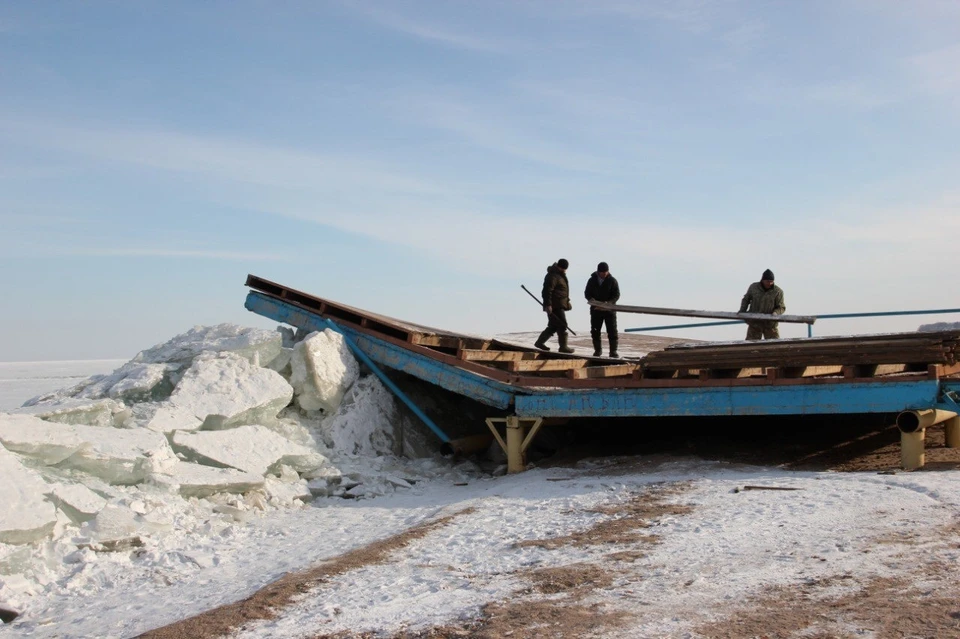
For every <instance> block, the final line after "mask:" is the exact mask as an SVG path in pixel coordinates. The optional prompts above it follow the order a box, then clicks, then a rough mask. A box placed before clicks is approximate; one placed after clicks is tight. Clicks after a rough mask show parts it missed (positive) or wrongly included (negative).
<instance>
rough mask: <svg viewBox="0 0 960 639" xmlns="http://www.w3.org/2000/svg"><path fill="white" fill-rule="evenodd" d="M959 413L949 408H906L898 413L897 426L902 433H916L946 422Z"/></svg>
mask: <svg viewBox="0 0 960 639" xmlns="http://www.w3.org/2000/svg"><path fill="white" fill-rule="evenodd" d="M956 416H957V414H956V413H954V412H953V411H949V410H937V409H935V408H928V409H926V410H905V411H903V412H902V413H900V414H899V415H897V428H899V429H900V432H901V433H915V432H917V431H919V430H923V429H924V428H929V427H930V426H933V425H934V424H939V423H940V422H945V421H947V420H948V419H952V418H954V417H956Z"/></svg>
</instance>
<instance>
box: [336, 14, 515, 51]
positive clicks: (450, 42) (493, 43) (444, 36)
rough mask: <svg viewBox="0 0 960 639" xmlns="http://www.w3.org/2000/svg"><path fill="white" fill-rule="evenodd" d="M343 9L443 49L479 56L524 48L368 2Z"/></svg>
mask: <svg viewBox="0 0 960 639" xmlns="http://www.w3.org/2000/svg"><path fill="white" fill-rule="evenodd" d="M347 6H349V7H352V8H353V9H355V10H356V12H357V13H358V14H359V15H362V16H364V17H365V18H366V19H368V20H370V21H372V22H374V23H375V24H377V25H379V26H381V27H383V28H385V29H389V30H391V31H395V32H397V33H402V34H404V35H407V36H410V37H412V38H415V39H418V40H424V41H427V42H430V43H435V44H440V45H442V46H446V47H451V48H455V49H464V50H466V51H477V52H482V53H507V52H510V51H514V50H517V49H518V48H524V47H522V46H521V45H520V43H511V42H508V41H505V40H503V39H501V38H495V37H488V38H484V37H478V36H476V35H472V34H470V33H466V32H462V31H457V30H455V29H452V28H450V27H448V26H445V25H439V24H433V23H432V22H430V21H427V20H425V19H423V18H422V17H416V18H411V17H406V16H403V15H401V14H399V13H396V12H395V11H393V10H388V9H384V8H383V7H381V6H377V5H375V4H373V3H370V2H363V3H353V2H350V3H347ZM391 6H394V7H395V6H396V5H391Z"/></svg>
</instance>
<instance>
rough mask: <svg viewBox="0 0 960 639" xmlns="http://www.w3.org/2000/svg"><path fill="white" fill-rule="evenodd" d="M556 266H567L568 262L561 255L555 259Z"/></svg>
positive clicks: (568, 265)
mask: <svg viewBox="0 0 960 639" xmlns="http://www.w3.org/2000/svg"><path fill="white" fill-rule="evenodd" d="M557 266H559V267H560V268H569V267H570V262H568V261H566V260H565V259H563V258H562V257H561V258H560V259H559V260H557Z"/></svg>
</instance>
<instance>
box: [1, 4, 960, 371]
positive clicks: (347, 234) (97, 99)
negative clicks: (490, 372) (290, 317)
mask: <svg viewBox="0 0 960 639" xmlns="http://www.w3.org/2000/svg"><path fill="white" fill-rule="evenodd" d="M958 149H960V3H957V2H955V1H954V0H942V1H940V0H918V1H916V2H911V3H903V2H899V1H897V0H843V1H840V2H837V1H835V0H829V1H827V0H824V1H819V0H810V1H808V2H802V3H800V2H794V3H786V2H778V3H772V2H760V1H756V2H754V1H749V0H742V1H738V0H716V1H712V0H669V1H668V0H662V1H661V0H650V1H644V2H641V1H637V2H629V1H626V0H593V1H591V2H589V3H588V2H579V1H576V2H575V1H573V0H502V1H499V0H488V1H485V2H482V3H481V2H465V1H462V2H459V1H448V2H439V1H436V2H434V1H420V2H399V1H397V2H377V1H373V0H371V1H370V2H351V1H347V0H329V1H326V2H321V1H318V2H296V1H291V2H285V3H270V2H257V1H245V0H239V1H237V2H215V1H213V2H204V3H194V2H151V1H144V2H136V3H125V2H104V1H101V2H97V1H92V2H85V3H66V2H50V3H33V2H27V1H16V0H14V1H9V2H4V3H2V4H0V228H2V233H0V275H2V278H3V282H4V288H5V291H4V292H5V295H4V300H5V303H4V305H3V309H4V312H2V313H0V361H32V360H66V359H87V358H124V357H131V356H133V355H134V354H135V353H136V352H137V351H139V350H142V349H145V348H148V347H150V346H152V345H154V344H156V343H158V342H162V341H165V340H166V339H168V338H169V337H171V336H173V335H175V334H177V333H180V332H183V331H185V330H188V329H189V328H190V327H192V326H194V325H197V324H215V323H219V322H235V323H239V324H244V325H253V326H263V327H270V326H272V325H273V323H272V322H270V321H268V320H266V319H264V318H259V317H258V316H255V315H253V314H251V313H249V312H247V311H246V310H244V308H243V301H244V297H245V295H246V289H245V288H244V286H243V283H244V280H245V278H246V275H247V274H248V273H254V274H256V275H259V276H261V277H265V278H268V279H272V280H275V281H278V282H281V283H283V284H286V285H288V286H292V287H294V288H298V289H300V290H304V291H307V292H309V293H312V294H314V295H317V296H319V297H325V298H328V299H332V300H336V301H339V302H342V303H346V304H350V305H353V306H358V307H361V308H366V309H369V310H371V311H375V312H378V313H381V314H384V315H390V316H394V317H398V318H402V319H405V320H409V321H413V322H419V323H424V324H428V325H431V326H438V327H442V328H447V329H450V330H457V331H466V332H472V333H479V334H490V335H492V334H495V333H503V332H508V331H530V330H537V329H538V328H540V327H541V325H543V324H545V321H544V320H545V318H544V316H543V314H542V312H541V311H539V309H538V307H537V306H536V305H535V304H534V303H533V301H532V300H530V299H529V297H527V295H526V294H525V293H524V292H523V291H522V290H521V289H520V286H519V285H520V284H525V285H526V286H527V287H528V288H530V289H531V290H534V291H535V292H537V291H538V290H539V288H540V285H541V282H542V278H543V275H544V273H545V269H546V267H547V266H548V265H549V264H551V263H553V262H554V261H556V260H557V259H558V258H560V257H564V258H566V259H568V260H569V261H570V269H569V271H568V276H569V278H570V282H571V289H572V292H573V300H574V310H573V311H572V312H571V313H570V314H569V317H570V324H571V326H572V327H573V328H574V329H575V330H577V329H581V330H584V329H586V328H587V327H588V325H589V323H588V310H587V306H586V304H585V301H584V300H583V296H582V293H581V291H582V290H583V286H584V285H585V283H586V281H587V278H588V277H589V276H590V273H591V272H592V271H593V270H594V269H595V268H596V264H597V262H599V261H601V260H603V261H606V262H608V263H609V264H610V269H611V272H612V273H613V274H614V275H615V276H616V277H617V278H618V280H619V282H620V288H621V291H622V293H623V297H622V298H621V303H622V304H628V305H645V306H664V307H678V308H696V309H708V310H723V311H730V310H734V311H735V310H737V308H738V306H739V302H740V298H741V297H742V295H743V294H744V292H745V291H746V289H747V286H748V285H749V284H750V283H751V282H754V281H756V280H758V279H759V277H760V273H761V272H762V271H763V270H764V269H766V268H770V269H772V270H773V271H774V272H775V274H776V279H777V283H778V285H780V286H781V287H782V288H783V289H784V291H785V297H786V303H787V313H792V314H802V315H809V314H824V313H847V312H872V311H890V310H917V309H935V308H956V307H960V303H958V300H957V295H956V294H955V293H952V292H951V287H950V279H949V273H953V272H956V259H957V258H956V257H955V251H954V250H953V243H952V242H951V238H953V237H955V236H956V234H957V231H958V230H960V182H958V180H957V176H958V175H960V151H958ZM957 318H958V316H957V315H952V316H925V317H920V318H918V317H901V318H893V319H882V320H881V319H859V320H834V321H824V322H822V323H820V324H818V325H817V326H816V327H815V333H816V334H818V335H829V334H847V333H857V332H861V333H865V332H880V331H888V330H912V329H914V328H916V326H917V325H918V324H921V323H924V322H931V321H955V320H956V319H957ZM671 323H683V320H682V319H681V320H680V321H676V320H675V319H672V318H664V317H656V316H641V315H624V314H621V318H620V326H621V329H622V328H627V327H640V326H644V325H647V326H653V325H659V324H671ZM742 333H743V328H742V327H740V326H733V327H719V328H713V329H690V330H684V331H670V332H667V333H664V334H669V335H671V336H679V337H690V338H700V339H739V338H741V337H742ZM781 333H782V335H783V336H785V337H796V336H802V335H805V334H806V329H805V327H803V326H796V325H789V326H787V325H781Z"/></svg>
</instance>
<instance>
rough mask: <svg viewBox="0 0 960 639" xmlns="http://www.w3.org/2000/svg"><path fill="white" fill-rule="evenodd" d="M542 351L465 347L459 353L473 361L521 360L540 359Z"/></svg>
mask: <svg viewBox="0 0 960 639" xmlns="http://www.w3.org/2000/svg"><path fill="white" fill-rule="evenodd" d="M542 356H543V354H542V353H534V352H532V351H485V350H478V349H475V348H463V349H460V351H459V352H458V353H457V357H458V358H459V359H466V360H470V361H472V362H519V361H520V360H523V359H540V358H541V357H542Z"/></svg>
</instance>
